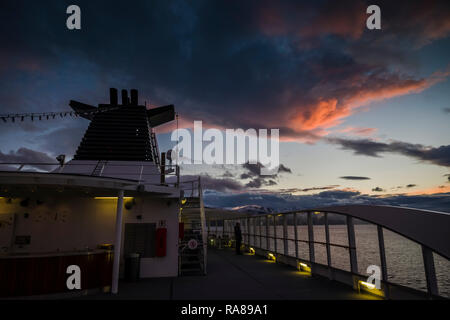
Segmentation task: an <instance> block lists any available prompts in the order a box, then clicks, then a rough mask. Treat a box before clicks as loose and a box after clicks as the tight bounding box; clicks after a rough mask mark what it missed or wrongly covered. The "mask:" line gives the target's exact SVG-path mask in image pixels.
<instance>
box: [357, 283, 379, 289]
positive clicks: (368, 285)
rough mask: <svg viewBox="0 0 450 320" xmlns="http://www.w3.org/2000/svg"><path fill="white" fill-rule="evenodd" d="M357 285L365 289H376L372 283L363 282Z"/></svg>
mask: <svg viewBox="0 0 450 320" xmlns="http://www.w3.org/2000/svg"><path fill="white" fill-rule="evenodd" d="M359 284H360V285H361V286H363V287H366V288H367V289H370V290H373V289H375V288H376V286H375V285H374V284H373V283H369V282H365V281H359Z"/></svg>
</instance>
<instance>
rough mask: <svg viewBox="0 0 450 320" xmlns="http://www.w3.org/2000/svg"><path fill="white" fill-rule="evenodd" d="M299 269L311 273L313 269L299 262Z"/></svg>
mask: <svg viewBox="0 0 450 320" xmlns="http://www.w3.org/2000/svg"><path fill="white" fill-rule="evenodd" d="M297 269H298V271H304V272H311V267H310V266H308V265H307V264H306V263H303V262H298V264H297Z"/></svg>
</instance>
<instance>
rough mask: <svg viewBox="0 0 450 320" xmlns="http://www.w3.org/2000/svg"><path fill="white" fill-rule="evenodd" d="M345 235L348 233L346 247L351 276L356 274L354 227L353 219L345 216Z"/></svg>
mask: <svg viewBox="0 0 450 320" xmlns="http://www.w3.org/2000/svg"><path fill="white" fill-rule="evenodd" d="M347 233H348V247H349V255H350V270H351V272H352V273H353V274H357V273H358V260H357V257H356V240H355V226H354V224H353V218H352V217H350V216H347ZM354 285H356V284H354Z"/></svg>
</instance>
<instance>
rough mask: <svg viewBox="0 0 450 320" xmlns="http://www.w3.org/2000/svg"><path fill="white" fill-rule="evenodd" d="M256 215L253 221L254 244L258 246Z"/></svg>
mask: <svg viewBox="0 0 450 320" xmlns="http://www.w3.org/2000/svg"><path fill="white" fill-rule="evenodd" d="M256 219H257V218H256V217H252V221H253V245H254V246H255V247H256Z"/></svg>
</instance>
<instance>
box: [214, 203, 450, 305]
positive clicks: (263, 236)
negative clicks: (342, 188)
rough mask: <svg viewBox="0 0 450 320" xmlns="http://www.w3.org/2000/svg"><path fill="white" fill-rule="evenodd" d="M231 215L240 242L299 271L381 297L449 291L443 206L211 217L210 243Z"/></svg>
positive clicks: (220, 241)
mask: <svg viewBox="0 0 450 320" xmlns="http://www.w3.org/2000/svg"><path fill="white" fill-rule="evenodd" d="M237 222H239V223H240V225H241V230H242V235H243V244H244V245H245V247H246V248H247V250H249V251H250V252H253V253H256V254H259V255H263V256H266V257H267V258H268V259H272V260H275V261H276V262H283V263H287V264H290V265H293V266H295V267H297V268H298V269H299V270H301V271H305V270H306V271H308V272H310V273H311V274H313V275H316V274H317V275H322V276H325V277H328V278H330V279H332V280H336V281H339V282H343V283H347V284H349V285H351V286H353V288H354V289H356V290H364V291H368V292H370V293H372V294H376V295H379V296H383V297H385V298H413V297H417V296H422V297H426V298H441V297H447V298H448V297H450V276H449V275H448V271H449V270H450V262H449V252H450V248H449V247H450V238H449V236H448V232H449V230H450V215H449V214H446V213H440V212H430V211H425V210H415V209H408V208H399V207H388V206H342V207H330V208H322V209H317V210H300V211H290V212H283V213H278V214H264V215H249V216H247V217H245V218H242V217H241V218H236V219H223V220H217V219H214V220H212V219H211V220H210V221H208V236H209V240H210V242H209V243H210V245H211V244H212V245H225V246H227V245H232V244H233V243H234V226H235V224H236V223H237ZM377 270H379V272H380V274H379V275H378V274H374V275H372V278H369V276H371V272H375V273H376V272H377ZM367 271H368V272H369V273H366V272H367ZM377 276H378V278H379V280H380V284H381V286H380V288H379V289H377V288H374V286H373V284H372V282H371V281H372V279H373V278H374V277H375V279H376V277H377ZM368 278H369V279H368Z"/></svg>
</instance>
